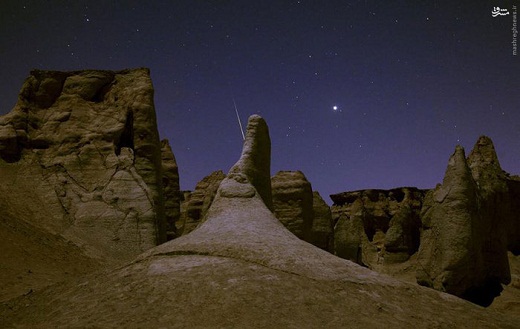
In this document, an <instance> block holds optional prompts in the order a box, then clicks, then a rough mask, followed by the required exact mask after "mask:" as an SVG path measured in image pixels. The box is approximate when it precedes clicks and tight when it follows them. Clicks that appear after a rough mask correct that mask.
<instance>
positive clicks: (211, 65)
mask: <svg viewBox="0 0 520 329" xmlns="http://www.w3.org/2000/svg"><path fill="white" fill-rule="evenodd" d="M513 4H516V5H517V6H520V1H516V3H515V2H514V1H479V2H474V1H385V2H384V1H370V0H367V1H363V0H360V1H334V0H332V1H306V0H300V1H281V0H279V1H238V0H228V1H225V0H222V1H217V0H213V1H202V0H189V1H188V0H186V1H137V0H134V1H59V0H48V1H43V0H39V1H36V0H33V1H23V0H16V1H15V0H3V1H2V2H1V3H0V72H2V74H1V79H0V114H4V113H7V112H8V111H10V110H11V108H12V107H13V105H14V103H15V102H16V96H17V94H18V91H19V89H20V87H21V85H22V83H23V80H24V79H25V77H27V76H28V74H29V71H30V70H31V69H33V68H38V69H49V70H78V69H86V68H94V69H115V70H117V69H123V68H132V67H142V66H144V67H149V68H150V69H151V72H152V79H153V82H154V87H155V105H156V110H157V115H158V125H159V131H160V134H161V137H162V138H168V139H169V140H170V142H171V145H172V148H173V151H174V153H175V156H176V158H177V162H178V164H179V167H180V178H181V187H182V188H183V189H193V188H194V186H195V183H196V182H197V181H199V180H200V179H201V178H202V177H204V176H205V175H207V174H209V173H210V172H212V171H214V170H218V169H222V170H224V171H225V172H226V171H227V170H228V169H229V167H231V165H232V164H233V163H234V162H235V161H236V160H237V159H238V156H239V154H240V151H241V143H242V137H241V134H240V130H239V128H238V124H237V120H236V116H235V112H234V108H233V98H234V99H235V100H236V104H237V106H238V109H239V111H240V115H241V117H242V120H243V121H244V122H245V121H246V120H247V117H248V116H249V115H250V114H253V113H258V114H260V115H262V116H263V117H264V118H265V119H266V120H267V122H268V124H269V127H270V132H271V140H272V150H273V153H272V174H274V173H276V172H277V171H278V170H297V169H299V170H302V171H303V172H304V173H305V175H306V176H307V178H308V179H309V181H311V183H312V185H313V187H314V189H315V190H318V191H320V193H321V194H322V195H324V196H326V195H328V194H331V193H337V192H342V191H346V190H355V189H363V188H393V187H398V186H417V187H420V188H431V187H434V186H435V184H436V183H439V182H441V181H442V177H443V175H444V170H445V168H446V164H447V160H448V158H449V156H450V155H451V153H452V152H453V150H454V148H455V145H456V144H460V145H462V146H464V147H465V148H466V151H467V153H469V151H470V150H471V148H472V147H473V144H474V143H475V142H476V140H477V138H478V136H479V135H482V134H485V135H488V136H490V137H491V138H492V139H493V141H494V143H495V147H496V149H497V152H498V155H499V159H500V161H501V164H502V167H503V168H504V169H505V170H506V171H508V172H510V173H512V174H519V173H520V107H519V106H520V90H519V89H520V88H519V87H520V57H519V56H513V54H512V52H513V45H512V41H513V31H512V29H513V14H514V9H513V7H512V6H513ZM496 6H500V7H501V8H505V9H507V10H508V12H509V15H505V16H498V17H493V16H492V10H493V7H496ZM333 106H337V110H333ZM327 199H328V198H327Z"/></svg>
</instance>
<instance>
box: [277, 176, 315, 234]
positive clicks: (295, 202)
mask: <svg viewBox="0 0 520 329" xmlns="http://www.w3.org/2000/svg"><path fill="white" fill-rule="evenodd" d="M271 186H272V189H273V190H272V191H273V192H272V195H273V209H274V215H275V216H276V218H278V220H279V221H280V222H281V223H282V224H283V225H284V226H285V227H286V228H287V229H288V230H289V231H291V232H292V233H293V234H294V235H296V236H297V237H298V238H300V239H302V240H305V241H309V240H310V236H311V230H312V224H313V219H314V209H313V194H312V187H311V183H309V181H308V180H307V178H306V177H305V175H304V174H303V173H302V172H301V171H279V172H278V173H276V175H274V176H273V177H272V178H271Z"/></svg>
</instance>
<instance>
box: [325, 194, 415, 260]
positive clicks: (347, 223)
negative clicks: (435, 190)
mask: <svg viewBox="0 0 520 329" xmlns="http://www.w3.org/2000/svg"><path fill="white" fill-rule="evenodd" d="M424 194H425V191H424V190H419V189H417V188H412V187H403V188H397V189H392V190H362V191H354V192H344V193H340V194H334V195H331V198H332V200H333V201H334V204H333V205H332V218H333V221H334V222H335V227H334V249H335V253H336V255H338V256H339V257H342V258H345V259H349V260H351V261H354V262H356V263H358V264H362V265H365V266H368V267H369V268H372V269H379V267H380V266H383V265H385V264H391V263H395V262H404V261H406V260H408V259H409V258H410V256H411V255H412V254H414V253H415V252H416V251H417V249H418V248H419V235H420V227H421V221H420V217H419V213H420V209H421V206H422V200H423V198H424Z"/></svg>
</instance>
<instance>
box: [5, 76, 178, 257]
mask: <svg viewBox="0 0 520 329" xmlns="http://www.w3.org/2000/svg"><path fill="white" fill-rule="evenodd" d="M167 157H169V160H170V164H168V163H165V166H166V167H165V168H166V169H168V168H170V169H171V168H173V167H172V165H173V164H172V163H171V160H172V156H171V153H170V155H168V156H167ZM0 158H1V160H0V180H1V181H2V184H3V186H4V189H5V192H6V193H7V195H6V198H5V200H4V201H3V202H4V203H7V204H10V205H11V206H16V205H17V206H19V207H25V208H27V209H28V211H32V212H34V213H37V214H41V215H35V216H28V217H27V218H29V219H28V220H30V221H31V224H33V225H36V226H37V227H41V228H43V229H45V230H48V231H49V232H51V233H53V234H60V235H62V236H64V237H65V238H66V239H68V240H70V241H72V242H74V243H75V244H76V245H78V246H81V247H82V248H83V249H85V250H86V251H87V252H88V253H89V255H91V256H93V257H98V258H102V259H103V258H107V257H108V258H112V259H118V260H120V261H124V260H125V259H126V260H127V259H131V258H132V257H135V255H137V254H139V253H141V252H143V251H144V250H147V249H149V248H151V247H153V246H155V245H157V244H158V243H161V242H164V241H165V240H166V225H165V214H164V202H163V187H162V181H163V177H162V168H161V166H162V162H161V144H160V142H159V136H158V132H157V126H156V118H155V110H154V103H153V87H152V83H151V80H150V75H149V71H148V70H147V69H135V70H124V71H117V72H113V71H76V72H56V71H33V72H31V75H30V76H29V78H27V80H26V81H25V83H24V85H23V87H22V90H21V93H20V96H19V99H18V102H17V104H16V106H15V108H14V109H13V110H12V111H11V112H10V113H8V114H7V115H5V116H3V117H1V118H0ZM168 175H169V174H168ZM172 187H173V188H175V187H174V185H171V186H169V187H168V189H167V192H168V193H169V196H170V195H171V194H172V190H171V188H172ZM22 195H23V197H21V196H22ZM20 197H21V199H19V198H20ZM2 206H4V205H2ZM172 211H173V212H174V210H173V206H172V205H168V212H169V216H175V215H174V214H173V213H172ZM169 218H170V221H171V220H172V218H173V217H169ZM170 227H171V224H170Z"/></svg>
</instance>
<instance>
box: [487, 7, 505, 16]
mask: <svg viewBox="0 0 520 329" xmlns="http://www.w3.org/2000/svg"><path fill="white" fill-rule="evenodd" d="M491 15H492V16H493V17H497V16H506V15H509V10H507V9H502V8H500V7H493V10H492V11H491Z"/></svg>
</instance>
